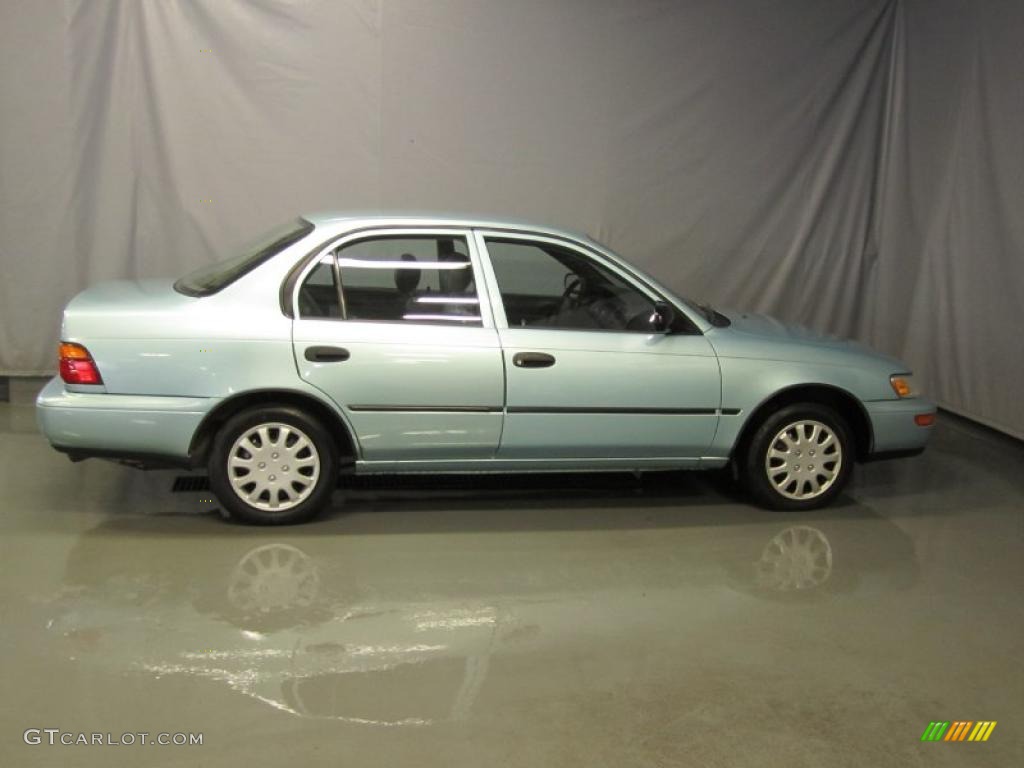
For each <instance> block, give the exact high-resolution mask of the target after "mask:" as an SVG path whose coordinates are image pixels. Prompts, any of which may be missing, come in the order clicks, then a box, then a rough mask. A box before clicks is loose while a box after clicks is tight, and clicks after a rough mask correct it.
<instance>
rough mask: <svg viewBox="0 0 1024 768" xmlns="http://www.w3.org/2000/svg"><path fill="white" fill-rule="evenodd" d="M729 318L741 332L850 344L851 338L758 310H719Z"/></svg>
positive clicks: (813, 341)
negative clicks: (824, 331)
mask: <svg viewBox="0 0 1024 768" xmlns="http://www.w3.org/2000/svg"><path fill="white" fill-rule="evenodd" d="M719 311H720V312H721V313H722V314H723V315H725V316H726V317H727V318H729V321H730V323H731V324H732V325H731V327H732V328H733V329H734V330H735V331H738V332H739V333H749V334H753V335H754V336H763V337H766V338H771V339H776V340H779V339H781V340H790V341H806V342H811V343H816V344H849V343H856V342H851V341H850V340H849V339H843V338H840V337H839V336H834V335H832V334H828V333H821V332H819V331H815V330H812V329H811V328H808V327H806V326H803V325H797V324H795V323H786V322H783V321H782V320H779V319H777V318H774V317H772V316H771V315H762V314H759V313H756V312H740V311H737V310H733V309H727V310H725V309H724V310H719Z"/></svg>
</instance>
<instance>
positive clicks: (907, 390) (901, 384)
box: [889, 373, 918, 397]
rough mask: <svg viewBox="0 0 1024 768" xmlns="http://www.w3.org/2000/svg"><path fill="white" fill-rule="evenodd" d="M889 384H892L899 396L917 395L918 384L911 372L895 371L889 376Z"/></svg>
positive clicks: (893, 389)
mask: <svg viewBox="0 0 1024 768" xmlns="http://www.w3.org/2000/svg"><path fill="white" fill-rule="evenodd" d="M889 384H890V385H892V391H893V392H895V393H896V395H897V396H898V397H917V395H918V391H917V385H916V384H915V383H914V377H913V375H912V374H909V373H894V374H893V375H892V376H890V377H889Z"/></svg>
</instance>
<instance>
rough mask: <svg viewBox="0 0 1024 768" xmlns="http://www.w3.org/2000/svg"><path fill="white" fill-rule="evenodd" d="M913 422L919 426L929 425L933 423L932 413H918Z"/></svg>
mask: <svg viewBox="0 0 1024 768" xmlns="http://www.w3.org/2000/svg"><path fill="white" fill-rule="evenodd" d="M914 423H915V424H917V426H919V427H930V426H931V425H932V424H934V423H935V414H934V413H919V414H917V416H915V417H914Z"/></svg>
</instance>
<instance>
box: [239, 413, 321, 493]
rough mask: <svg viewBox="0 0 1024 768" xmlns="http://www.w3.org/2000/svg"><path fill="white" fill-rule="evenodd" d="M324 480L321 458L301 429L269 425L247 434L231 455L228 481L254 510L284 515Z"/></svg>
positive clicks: (260, 426)
mask: <svg viewBox="0 0 1024 768" xmlns="http://www.w3.org/2000/svg"><path fill="white" fill-rule="evenodd" d="M319 477H320V455H319V454H318V453H317V451H316V446H314V445H313V441H312V440H310V439H309V436H308V435H306V433H305V432H303V431H302V430H301V429H298V428H297V427H294V426H292V425H291V424H282V423H280V422H268V423H266V424H260V425H258V426H255V427H252V428H251V429H248V430H246V431H245V432H244V433H242V435H241V436H240V437H239V438H238V439H237V440H235V443H234V445H232V446H231V450H230V451H229V452H228V478H229V479H230V481H231V487H232V488H233V489H234V491H235V493H236V494H238V497H239V498H240V499H241V500H242V501H244V502H245V503H246V504H248V505H249V506H251V507H256V508H257V509H263V510H268V511H271V512H284V511H286V510H288V509H291V508H292V507H294V506H295V505H296V504H300V503H302V501H303V500H305V498H306V497H307V496H309V494H311V493H312V492H313V489H314V488H315V487H316V481H317V479H318V478H319Z"/></svg>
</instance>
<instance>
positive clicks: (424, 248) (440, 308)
mask: <svg viewBox="0 0 1024 768" xmlns="http://www.w3.org/2000/svg"><path fill="white" fill-rule="evenodd" d="M337 256H338V267H339V272H340V275H341V291H342V294H343V296H344V304H345V319H347V320H378V321H381V320H383V321H391V322H395V321H405V322H413V323H443V324H447V325H453V324H454V325H468V326H479V325H481V324H482V323H481V318H480V300H479V297H478V295H477V287H476V280H475V276H474V274H473V266H472V264H471V263H470V261H469V248H468V246H467V244H466V240H465V238H463V237H457V236H452V235H437V236H434V235H430V236H426V235H423V236H415V237H381V238H374V239H370V240H360V241H359V242H356V243H352V244H350V245H347V246H344V247H343V248H341V249H339V250H338V252H337Z"/></svg>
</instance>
